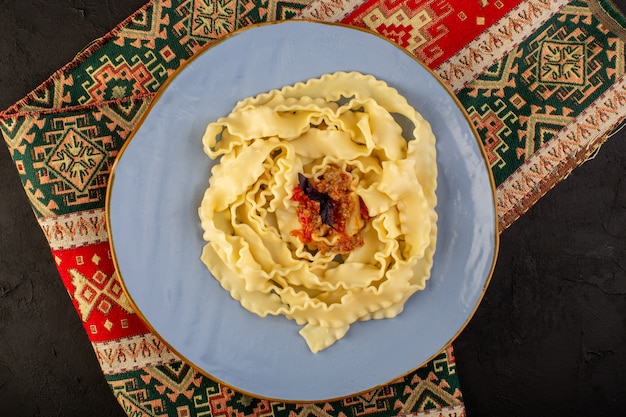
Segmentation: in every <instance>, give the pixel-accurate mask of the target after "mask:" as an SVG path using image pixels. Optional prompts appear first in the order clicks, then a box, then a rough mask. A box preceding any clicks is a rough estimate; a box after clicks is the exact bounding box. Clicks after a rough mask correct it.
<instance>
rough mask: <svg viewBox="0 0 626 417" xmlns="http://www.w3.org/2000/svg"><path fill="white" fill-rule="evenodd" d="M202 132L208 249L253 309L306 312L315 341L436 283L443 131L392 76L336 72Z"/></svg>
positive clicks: (389, 312) (242, 109)
mask: <svg viewBox="0 0 626 417" xmlns="http://www.w3.org/2000/svg"><path fill="white" fill-rule="evenodd" d="M202 142H203V145H204V151H205V152H206V154H207V155H208V156H209V157H210V158H211V159H214V160H216V164H215V165H214V167H213V169H212V171H211V177H210V179H209V187H208V188H207V190H206V192H205V194H204V198H203V200H202V203H201V206H200V208H199V216H200V220H201V224H202V229H203V231H204V234H203V238H204V240H206V241H207V243H206V245H205V246H204V249H203V252H202V255H201V259H202V261H203V262H204V263H205V264H206V266H207V267H208V269H209V270H210V271H211V273H212V275H213V276H214V277H215V278H216V279H217V280H218V281H219V282H220V284H221V285H222V287H223V288H225V289H226V290H227V291H229V292H230V295H231V296H232V297H233V298H235V299H236V300H238V301H239V302H240V303H241V305H242V306H243V307H244V308H246V309H248V310H249V311H251V312H253V313H256V314H258V315H259V316H261V317H265V316H267V315H268V314H269V315H283V316H285V317H287V318H288V319H291V320H294V321H295V322H296V323H298V324H299V325H302V326H303V327H302V329H301V330H300V334H301V335H302V337H303V338H304V339H305V340H306V342H307V344H308V346H309V348H310V350H311V351H312V352H314V353H316V352H318V351H320V350H322V349H325V348H327V347H328V346H330V345H332V344H333V343H335V342H336V341H337V340H338V339H340V338H342V337H343V336H344V335H345V334H346V332H347V331H348V329H349V326H350V325H351V324H352V323H354V322H356V321H359V320H370V319H382V318H392V317H394V316H396V315H397V314H399V313H400V312H401V311H402V309H403V306H404V304H405V302H406V300H407V299H408V298H409V297H410V296H411V295H412V294H414V293H415V292H416V291H418V290H421V289H424V288H425V285H426V281H427V280H428V279H429V277H430V270H431V266H432V262H433V255H434V252H435V245H436V238H437V214H436V212H435V206H436V202H437V199H436V195H435V190H436V185H437V164H436V151H435V137H434V135H433V133H432V130H431V128H430V125H429V124H428V122H427V121H426V120H424V119H423V117H422V116H421V115H420V114H419V113H418V112H417V111H416V110H415V109H414V108H413V107H411V106H410V105H409V104H408V102H407V101H406V99H405V98H404V97H403V96H401V95H400V94H399V93H398V92H397V91H396V90H395V89H393V88H391V87H389V86H388V85H387V84H386V83H385V82H383V81H381V80H377V79H376V78H374V77H373V76H370V75H363V74H361V73H358V72H349V73H346V72H337V73H333V74H326V75H323V76H321V77H320V78H316V79H311V80H308V81H306V82H304V83H302V82H301V83H296V84H294V85H292V86H286V87H283V88H282V89H280V90H272V91H270V92H267V93H264V94H260V95H258V96H256V97H251V98H247V99H244V100H242V101H240V102H239V103H237V105H236V106H235V108H234V109H233V110H232V112H231V113H230V114H229V115H227V116H225V117H222V118H220V119H218V120H217V121H215V122H213V123H210V124H209V125H208V126H207V129H206V133H205V135H204V137H203V138H202Z"/></svg>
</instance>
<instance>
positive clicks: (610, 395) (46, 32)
mask: <svg viewBox="0 0 626 417" xmlns="http://www.w3.org/2000/svg"><path fill="white" fill-rule="evenodd" d="M476 1H478V0H476ZM621 3H626V0H621ZM142 4H143V0H108V1H95V0H84V1H75V0H50V1H46V0H0V108H2V109H4V108H6V107H8V106H9V105H10V104H12V103H13V102H15V101H17V100H18V99H20V98H22V97H23V96H24V95H25V94H27V93H28V92H29V91H30V90H32V89H33V88H35V87H36V86H38V85H39V84H40V83H41V82H43V81H44V80H45V79H46V78H47V77H48V76H49V75H51V74H52V72H54V71H55V70H56V69H58V68H59V67H61V66H62V65H64V64H65V63H67V62H68V61H69V60H71V59H72V57H73V56H74V55H75V54H76V53H77V52H78V51H80V50H81V49H82V48H83V47H84V46H85V45H87V44H88V43H89V42H91V41H92V40H93V39H95V38H97V37H99V36H102V35H103V34H105V33H106V32H107V31H109V30H110V29H112V28H113V27H114V26H115V25H116V24H117V23H119V22H120V21H122V20H123V19H124V18H126V17H127V16H128V15H130V14H131V13H132V12H133V11H134V10H136V9H137V8H139V7H140V6H141V5H142ZM620 6H621V5H620ZM622 8H623V7H622ZM0 148H4V149H0V416H15V417H20V416H68V417H74V416H119V417H123V416H125V414H124V413H123V412H122V410H121V409H120V408H119V407H118V405H117V403H116V401H115V399H114V398H113V396H112V394H111V392H110V390H109V388H108V386H107V385H106V382H105V380H104V377H103V376H102V374H101V372H100V368H99V366H98V363H97V361H96V359H95V357H94V355H93V351H92V349H91V344H90V342H89V340H88V338H87V335H86V334H85V333H84V331H83V328H82V325H81V323H80V320H79V318H78V315H77V314H76V312H75V311H74V309H73V306H72V305H71V302H70V299H69V297H68V294H67V292H66V290H65V288H64V287H63V285H62V283H61V280H60V279H59V277H58V274H57V271H56V269H55V265H54V262H53V260H52V257H51V255H50V251H49V249H48V246H47V244H46V241H45V240H44V237H43V234H42V233H41V230H40V229H39V226H38V224H37V222H36V220H35V217H34V215H33V213H32V211H31V210H30V206H29V203H28V200H27V199H26V196H25V194H24V191H23V189H22V188H21V184H20V180H19V178H18V175H17V172H16V170H15V167H14V165H13V163H12V162H11V160H10V157H9V153H8V152H7V151H6V147H4V145H0ZM625 168H626V129H624V130H622V131H621V132H619V133H617V134H615V136H614V137H613V138H612V139H610V140H609V142H608V143H607V144H606V145H605V146H603V147H602V149H601V151H600V152H599V153H598V155H597V156H596V157H595V158H594V159H593V160H590V161H588V162H586V163H585V164H584V165H582V166H581V167H580V168H579V169H577V170H576V171H575V172H574V173H573V174H572V175H570V176H569V178H568V179H567V180H565V181H563V182H562V183H561V184H560V185H559V186H557V187H556V188H555V189H554V190H553V191H551V192H550V193H549V194H548V195H547V196H546V197H544V198H543V199H542V200H541V201H540V202H539V203H538V204H537V205H536V206H535V207H534V208H533V209H532V210H531V211H530V212H529V213H528V214H527V215H525V216H524V217H523V218H522V219H520V220H518V221H517V222H516V223H515V224H514V225H513V226H512V227H510V228H509V229H508V230H507V231H505V232H504V233H503V234H502V240H501V249H500V255H499V259H498V264H497V267H496V270H495V274H494V276H493V279H492V281H491V285H490V287H489V289H488V291H487V294H486V296H485V298H484V301H483V303H482V304H481V306H480V307H479V308H478V310H477V312H476V315H475V316H474V318H473V320H472V321H471V322H470V324H469V325H468V326H467V328H466V329H465V330H464V331H463V333H462V334H461V335H460V337H459V338H458V340H457V341H456V342H455V343H454V346H455V348H456V355H457V370H458V372H459V376H460V379H461V384H462V391H463V394H464V398H465V401H466V406H467V412H468V415H469V416H470V417H482V416H583V415H589V416H599V415H611V416H613V417H616V416H624V415H626V169H625Z"/></svg>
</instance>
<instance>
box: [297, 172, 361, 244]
mask: <svg viewBox="0 0 626 417" xmlns="http://www.w3.org/2000/svg"><path fill="white" fill-rule="evenodd" d="M351 182H352V177H351V176H350V175H348V174H346V173H345V172H343V171H342V170H341V169H340V168H337V167H335V166H332V165H330V166H328V167H327V168H326V171H324V174H323V175H322V176H321V177H320V179H319V181H317V182H313V181H310V183H311V185H312V186H313V188H314V189H315V190H317V191H318V192H320V193H324V194H326V195H328V196H329V197H330V199H331V200H332V217H331V219H332V221H331V222H330V224H327V223H328V221H327V223H324V222H323V220H322V216H321V214H320V202H318V201H315V200H312V199H311V198H309V197H308V196H307V194H306V193H305V192H304V191H303V190H302V188H300V187H299V186H298V187H295V188H294V191H293V196H292V197H291V199H292V200H293V201H296V202H297V203H298V208H297V216H298V221H299V222H300V226H301V228H300V229H299V230H293V231H292V232H291V234H292V235H293V236H297V237H298V238H299V239H300V241H301V242H302V243H304V244H305V245H311V246H314V247H315V248H317V249H318V250H320V251H321V252H322V253H323V254H326V253H328V252H333V253H338V254H347V253H349V252H350V251H352V250H353V249H355V248H357V247H360V246H363V237H362V236H361V233H360V229H359V230H358V231H356V233H354V231H352V232H353V234H349V233H348V232H347V231H346V226H347V223H348V222H349V221H350V220H351V219H352V217H353V216H359V217H360V219H358V220H357V221H358V222H359V224H361V225H364V224H365V221H366V220H368V219H369V214H368V211H367V207H366V206H365V204H364V203H363V201H362V200H361V198H355V195H354V191H352V189H351ZM355 202H356V203H355ZM357 206H358V207H357ZM320 237H325V238H326V239H327V240H328V241H330V242H334V243H332V244H329V243H326V242H325V241H324V240H321V239H319V238H320Z"/></svg>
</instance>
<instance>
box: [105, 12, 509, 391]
mask: <svg viewBox="0 0 626 417" xmlns="http://www.w3.org/2000/svg"><path fill="white" fill-rule="evenodd" d="M335 71H360V72H362V73H366V74H372V75H374V76H375V77H377V78H379V79H381V80H384V81H386V82H387V83H388V84H389V85H390V86H392V87H394V88H396V89H397V90H398V91H399V92H400V94H402V95H404V96H405V97H406V98H407V99H408V101H409V103H410V104H411V105H413V106H414V107H415V108H416V109H417V110H418V111H419V112H420V113H421V114H422V115H423V116H424V117H425V118H426V119H427V120H428V121H429V122H430V123H431V125H432V128H433V131H434V133H435V135H436V137H437V151H438V157H437V162H438V167H439V177H438V189H437V196H438V205H437V212H438V215H439V221H438V227H439V234H438V242H437V251H436V254H435V259H434V266H433V269H432V275H431V278H430V280H429V281H428V283H427V288H426V289H425V290H424V291H421V292H418V293H417V294H415V295H414V296H413V297H412V298H411V299H410V300H409V301H408V302H407V304H406V307H405V310H404V312H403V313H402V314H401V315H399V316H398V317H396V318H393V319H389V320H374V321H368V322H359V323H355V324H353V325H352V326H351V328H350V331H349V332H348V334H347V335H346V336H345V337H344V338H343V339H341V340H340V341H338V342H337V343H336V344H334V345H333V346H331V347H330V348H328V349H326V350H324V351H322V352H319V353H318V354H315V355H314V354H312V353H311V352H310V351H309V349H308V347H307V346H306V343H305V341H304V340H303V339H302V338H301V337H300V335H299V334H298V330H299V326H297V325H296V324H295V323H294V322H292V321H289V320H287V319H285V318H284V317H269V318H260V317H257V316H256V315H254V314H252V313H250V312H248V311H246V310H244V309H243V308H242V307H241V306H240V305H239V302H237V301H235V300H233V299H231V297H230V295H229V294H228V293H227V292H226V291H225V290H224V289H222V288H221V287H220V285H219V283H218V282H217V281H216V280H215V279H214V278H213V277H212V276H211V274H210V273H209V271H208V270H207V268H206V266H205V265H204V264H203V263H202V262H201V261H200V253H201V251H202V247H203V245H204V244H205V242H204V241H203V240H202V228H201V227H200V222H199V219H198V207H199V205H200V201H201V199H202V196H203V194H204V191H205V189H206V187H207V186H208V178H209V175H210V169H211V166H212V163H213V162H212V161H211V160H210V159H209V158H208V157H207V156H206V155H205V154H204V153H203V150H202V143H201V138H202V135H203V133H204V130H205V128H206V125H207V124H208V123H209V122H211V121H215V120H216V119H217V118H219V117H220V116H225V115H227V114H228V113H229V112H230V111H231V109H232V108H233V106H234V105H235V104H236V103H237V101H239V100H241V99H243V98H246V97H249V96H254V95H257V94H259V93H262V92H266V91H268V90H271V89H275V88H280V87H283V86H285V85H289V84H293V83H295V82H298V81H305V80H307V79H309V78H313V77H319V76H321V75H322V74H325V73H330V72H335ZM494 192H495V191H494V185H493V179H492V177H491V175H490V171H489V169H488V167H487V165H486V163H485V159H484V158H483V154H482V152H481V149H480V147H479V143H478V139H477V136H476V134H475V131H474V129H473V128H472V127H471V125H470V123H469V122H468V118H467V115H466V113H465V112H464V111H463V110H462V108H461V107H460V105H459V103H458V102H457V101H456V99H455V98H454V97H453V95H451V93H450V92H449V91H448V90H447V89H446V88H444V87H443V86H442V84H441V83H440V81H439V80H438V79H437V78H436V77H435V76H434V75H433V74H432V73H431V72H430V71H429V70H428V69H426V68H425V67H424V66H423V65H421V64H420V63H418V62H417V61H416V60H415V59H414V58H413V57H412V56H410V55H409V54H408V53H406V52H405V51H404V50H402V49H400V48H399V47H397V46H396V45H394V44H392V43H391V42H390V41H388V40H386V39H383V38H382V37H380V36H378V35H375V34H372V33H370V32H366V31H363V30H358V29H353V28H348V27H345V26H341V25H335V24H323V23H315V22H304V21H290V22H282V23H277V24H265V25H259V26H252V27H249V28H247V29H244V30H240V31H238V32H235V33H234V34H232V35H230V36H228V37H227V38H226V39H225V40H223V41H221V42H218V43H216V44H214V45H213V46H211V47H210V48H208V49H206V50H205V51H204V52H202V53H200V54H198V55H197V56H196V57H195V58H194V59H193V60H191V61H190V62H188V63H187V64H186V65H185V66H184V67H183V68H182V69H181V70H180V71H178V72H177V73H176V74H175V76H173V77H171V78H170V79H169V80H168V83H167V84H166V85H165V86H164V87H163V88H162V89H161V90H160V91H159V93H158V95H157V97H156V98H155V99H154V101H153V103H152V105H151V108H150V109H149V110H148V112H147V114H146V115H145V116H144V118H143V120H142V122H141V123H140V124H139V126H138V127H137V128H136V130H135V132H134V134H133V136H132V138H131V139H130V140H129V141H128V142H127V144H126V145H125V147H124V148H123V150H122V152H120V155H119V156H118V160H117V161H116V165H115V167H114V170H113V174H112V176H111V182H110V184H109V190H108V196H107V215H108V222H109V223H108V224H109V234H110V239H111V242H112V247H113V252H114V260H115V263H116V266H117V268H118V272H119V274H120V276H121V278H122V281H123V285H124V287H125V289H126V291H127V294H128V296H129V298H130V300H131V303H132V304H133V306H134V307H135V308H136V310H137V312H138V313H139V314H140V315H141V316H142V317H143V318H144V319H145V320H146V322H147V323H148V324H149V326H150V327H151V329H153V331H154V332H155V333H157V334H158V335H159V336H160V337H161V338H162V339H163V340H164V341H165V342H166V343H167V344H168V345H169V346H170V347H171V348H172V350H173V351H175V352H176V353H178V354H179V355H180V356H181V357H182V358H184V359H185V360H186V361H188V362H190V363H191V364H193V365H194V366H195V367H197V368H198V369H199V370H201V371H202V372H203V373H205V374H207V375H209V376H211V377H212V378H214V379H216V380H218V381H220V382H222V383H224V384H226V385H229V386H231V387H233V388H236V389H238V390H240V391H243V392H246V393H249V394H251V395H254V396H258V397H264V398H271V399H279V400H285V401H313V400H328V399H335V398H339V397H345V396H349V395H352V394H355V393H359V392H363V391H366V390H369V389H372V388H374V387H377V386H380V385H382V384H385V383H387V382H389V381H391V380H393V379H395V378H397V377H399V376H402V375H404V374H406V373H408V372H410V371H412V370H414V369H416V368H417V367H419V366H420V365H422V364H424V363H425V362H426V361H428V360H429V359H430V358H432V357H433V356H434V355H436V354H437V353H438V352H440V351H441V350H442V349H444V348H445V347H446V346H447V345H448V344H449V343H451V341H452V340H453V339H454V338H455V337H456V335H457V334H458V333H459V332H460V331H461V330H462V329H463V328H464V326H465V325H466V323H467V322H468V321H469V319H470V317H471V316H472V314H473V313H474V311H475V309H476V307H477V306H478V303H479V302H480V300H481V298H482V296H483V293H484V292H485V289H486V286H487V284H488V282H489V279H490V277H491V273H492V270H493V266H494V262H495V259H496V252H497V246H498V233H497V226H496V213H495V197H494Z"/></svg>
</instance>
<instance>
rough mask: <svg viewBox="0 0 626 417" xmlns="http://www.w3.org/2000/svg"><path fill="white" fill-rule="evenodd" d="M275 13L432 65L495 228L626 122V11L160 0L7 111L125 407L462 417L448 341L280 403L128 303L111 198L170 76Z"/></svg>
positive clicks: (475, 2) (0, 127)
mask: <svg viewBox="0 0 626 417" xmlns="http://www.w3.org/2000/svg"><path fill="white" fill-rule="evenodd" d="M281 19H313V20H324V21H331V22H342V23H346V24H349V25H353V26H358V27H364V28H368V29H371V30H373V31H376V32H378V33H381V34H383V35H384V36H386V37H388V38H390V39H391V40H393V41H394V42H396V43H397V44H399V45H400V46H402V47H404V48H406V49H407V50H408V51H409V52H410V53H412V54H413V55H414V56H416V57H417V58H418V59H420V60H421V61H423V62H424V63H425V64H426V65H428V66H429V67H430V68H431V69H433V71H434V72H435V73H436V74H438V75H439V76H440V77H441V79H442V80H444V82H445V83H447V84H448V85H449V87H450V88H451V89H452V91H454V93H455V94H456V95H457V97H458V98H459V100H460V102H461V103H462V105H463V106H464V107H465V109H466V110H467V112H468V114H469V116H470V118H471V121H472V122H473V123H474V125H475V126H476V128H477V130H478V132H479V134H480V137H481V139H482V143H483V145H484V149H485V151H486V154H487V158H488V162H489V164H490V166H491V169H492V171H493V174H494V178H495V180H496V185H497V210H498V219H499V226H500V230H504V229H505V228H506V227H508V226H509V225H510V224H511V223H512V222H514V221H515V220H516V219H517V218H519V217H520V216H521V215H523V214H524V213H525V212H526V211H527V210H528V209H529V208H530V207H531V206H532V205H533V204H534V203H535V202H536V201H538V200H539V199H540V198H541V197H542V196H543V195H544V194H545V193H546V192H547V191H549V190H550V189H551V188H552V187H553V186H554V185H555V184H557V183H558V182H559V181H560V180H561V179H563V178H564V177H565V176H566V175H567V174H568V173H569V172H570V171H571V170H572V169H574V168H575V167H576V166H578V165H579V164H581V163H582V162H584V161H585V160H586V159H587V158H588V157H589V156H590V155H591V154H592V153H593V152H594V151H595V150H596V149H597V148H598V147H599V146H600V145H601V144H602V143H603V142H604V140H605V139H606V138H607V135H608V134H609V133H610V132H611V131H612V130H613V129H614V128H615V126H617V125H618V124H620V123H621V122H622V121H623V120H624V118H625V117H626V77H625V76H624V55H625V54H624V51H625V48H624V40H625V39H626V37H625V33H626V29H625V28H626V20H625V19H624V17H623V16H622V15H621V14H620V13H619V12H618V11H617V9H616V8H615V7H614V6H613V5H612V4H611V3H610V2H609V1H607V0H598V1H591V2H588V1H582V0H574V1H567V0H468V1H463V2H454V1H452V0H408V1H399V0H367V1H364V0H296V1H279V0H186V1H185V0H154V1H151V2H150V3H148V4H146V6H144V7H143V8H142V9H140V10H139V11H137V12H136V13H134V14H133V15H132V16H130V17H129V18H128V19H127V20H125V21H124V22H122V23H121V24H120V25H119V26H118V27H116V28H115V29H114V30H113V31H111V32H110V33H109V34H107V35H106V36H104V37H103V38H101V39H98V40H97V41H95V42H94V43H92V44H91V45H90V46H89V47H88V48H87V49H85V50H84V51H82V52H81V53H80V54H79V55H78V56H77V57H76V58H75V59H74V60H73V61H72V62H70V63H69V64H67V65H66V66H65V67H63V68H61V69H60V70H59V71H57V72H56V73H55V74H53V75H52V76H51V77H50V78H49V79H48V80H47V81H46V82H45V83H44V84H43V85H41V86H40V87H39V88H37V89H36V90H34V91H33V92H32V93H31V94H29V95H28V96H27V97H25V98H24V99H22V100H20V101H19V102H17V103H16V104H14V105H13V106H11V107H10V108H8V109H7V110H5V111H3V112H1V113H0V131H1V132H2V135H3V137H4V139H5V141H6V143H7V145H8V147H9V150H10V152H11V155H12V157H13V160H14V161H15V165H16V168H17V170H18V172H19V174H20V176H21V180H22V183H23V186H24V190H25V191H26V194H27V195H28V197H29V199H30V202H31V204H32V208H33V211H34V213H35V215H36V217H37V220H38V222H39V224H40V225H41V228H42V231H43V233H44V234H45V236H46V238H47V239H48V242H49V244H50V248H51V251H52V254H53V256H54V260H55V262H56V265H57V268H58V270H59V274H60V276H61V279H62V280H63V283H64V284H65V286H66V287H67V290H68V293H69V295H70V297H71V300H72V302H73V303H74V305H75V307H76V310H77V313H78V314H79V316H80V317H81V319H82V321H83V324H84V327H85V331H86V332H87V334H88V335H89V338H90V340H91V342H92V344H93V348H94V351H95V354H96V356H97V358H98V361H99V362H100V365H101V367H102V371H103V373H104V375H105V377H106V379H107V381H108V383H109V385H110V386H111V389H112V390H113V393H114V395H115V396H116V398H117V399H118V401H119V403H120V405H121V406H122V407H123V408H124V410H125V411H126V412H127V413H128V415H129V416H166V415H168V416H219V415H224V416H229V417H230V416H244V415H245V416H247V415H254V416H261V415H263V416H276V417H279V416H280V417H282V416H289V417H298V416H303V417H304V416H309V415H313V416H331V415H332V416H346V417H348V416H354V417H356V416H372V417H375V416H391V415H418V416H431V415H432V416H439V415H443V416H462V415H465V409H464V406H463V397H462V393H461V387H460V386H459V380H458V376H457V374H456V368H455V359H454V352H453V348H452V347H448V348H447V349H446V350H444V351H443V352H441V354H440V355H438V356H437V357H436V358H435V359H433V360H432V361H431V362H429V363H428V364H426V365H425V366H423V367H422V368H420V369H418V370H416V371H414V372H412V373H410V374H408V375H406V376H405V377H403V378H400V379H398V380H397V381H394V382H392V383H390V384H389V385H386V386H383V387H379V388H378V389H375V390H373V391H371V392H368V393H365V394H362V395H357V396H354V397H351V398H345V399H341V400H337V401H331V402H324V403H315V404H286V403H282V402H275V401H268V400H262V399H257V398H251V397H249V396H247V395H244V394H242V393H239V392H236V391H234V390H232V389H231V388H229V387H227V386H224V385H221V384H219V383H217V382H214V381H212V380H210V379H209V378H206V377H205V376H203V375H202V374H200V373H199V372H197V371H196V370H195V369H193V368H192V367H190V366H189V365H188V364H186V363H184V362H183V361H182V360H181V359H180V358H178V357H177V356H176V355H175V354H173V353H172V352H171V351H170V350H169V349H168V348H167V346H165V345H164V343H163V342H162V341H160V340H159V338H158V337H156V336H155V335H154V334H152V333H150V332H149V330H148V329H147V327H146V326H145V324H144V323H143V322H142V321H141V319H140V318H139V317H138V316H137V315H136V314H135V313H134V311H133V310H132V307H131V306H130V304H129V302H128V300H127V298H126V296H125V294H124V292H123V290H122V287H121V285H120V281H119V279H118V277H117V275H116V272H115V269H114V267H113V262H112V259H111V252H110V249H109V243H108V238H107V229H106V224H105V212H104V204H105V193H106V186H107V181H108V177H109V173H110V170H111V167H112V164H113V161H114V159H115V157H116V155H117V153H118V150H119V149H120V148H121V146H122V145H123V144H124V141H125V140H126V138H127V137H128V136H129V134H130V132H131V131H132V129H133V127H134V126H135V125H136V123H137V121H138V120H139V118H140V117H141V116H142V114H143V113H144V112H145V110H146V108H147V107H148V105H149V103H150V101H151V99H152V97H153V96H154V94H155V92H156V91H157V90H158V88H159V87H160V86H161V85H162V84H163V82H164V81H165V80H166V79H167V78H168V77H169V76H170V75H171V74H172V73H173V72H174V71H175V70H176V69H177V68H178V67H180V65H181V64H183V63H184V62H185V61H186V60H188V59H189V58H190V57H192V56H193V55H194V54H195V53H197V52H198V51H199V50H200V49H201V48H202V47H203V46H204V45H206V44H207V43H210V42H212V41H214V40H216V39H219V38H221V37H223V36H224V35H226V34H228V33H230V32H232V31H233V30H236V29H238V28H240V27H243V26H246V25H249V24H252V23H257V22H266V21H272V20H281Z"/></svg>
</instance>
